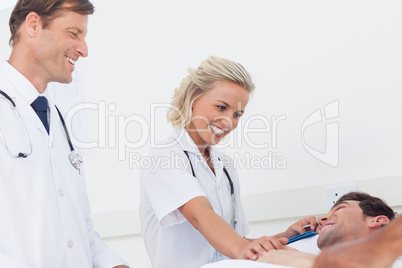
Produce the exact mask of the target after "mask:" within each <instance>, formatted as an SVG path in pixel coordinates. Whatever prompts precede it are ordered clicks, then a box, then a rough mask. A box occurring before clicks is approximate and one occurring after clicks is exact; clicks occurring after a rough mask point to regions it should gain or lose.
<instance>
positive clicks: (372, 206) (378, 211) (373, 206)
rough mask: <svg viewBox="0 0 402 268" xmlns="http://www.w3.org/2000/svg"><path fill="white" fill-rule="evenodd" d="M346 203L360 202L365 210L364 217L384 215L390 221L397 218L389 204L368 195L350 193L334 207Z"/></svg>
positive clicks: (343, 196)
mask: <svg viewBox="0 0 402 268" xmlns="http://www.w3.org/2000/svg"><path fill="white" fill-rule="evenodd" d="M345 201H359V206H360V208H361V209H362V210H363V215H364V217H367V216H370V217H376V216H380V215H384V216H387V217H388V219H390V220H392V219H393V218H394V217H395V212H394V211H393V210H392V208H390V207H389V206H388V205H387V203H385V201H384V200H382V199H381V198H378V197H374V196H371V195H369V194H368V193H363V192H350V193H347V194H344V195H342V196H341V197H340V198H339V199H338V201H336V203H335V205H334V206H333V207H336V206H337V205H339V204H340V203H343V202H345Z"/></svg>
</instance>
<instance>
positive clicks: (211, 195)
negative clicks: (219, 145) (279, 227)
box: [140, 129, 249, 268]
mask: <svg viewBox="0 0 402 268" xmlns="http://www.w3.org/2000/svg"><path fill="white" fill-rule="evenodd" d="M157 147H159V148H153V149H152V150H151V152H150V154H149V156H148V157H149V161H148V162H149V163H153V164H152V165H149V166H147V167H146V168H144V169H143V170H142V172H141V193H140V198H141V199H140V200H141V201H140V219H141V225H142V234H143V238H144V242H145V246H146V248H147V251H148V254H149V257H150V259H151V262H152V265H153V267H154V268H162V267H163V268H181V267H183V268H192V267H200V266H201V265H203V264H205V263H209V262H214V261H218V260H221V259H224V258H226V257H224V256H223V255H221V254H220V253H219V252H217V251H216V250H215V249H214V248H213V247H212V246H211V245H210V244H209V243H208V241H207V240H206V239H205V238H204V236H202V234H201V233H200V232H199V231H198V230H196V229H195V228H194V227H193V226H192V225H191V224H190V223H189V222H188V221H187V219H186V218H185V217H184V216H183V214H182V213H181V212H180V211H179V210H178V208H179V207H181V206H182V205H184V204H185V203H187V202H188V201H189V200H191V199H193V198H195V197H198V196H205V197H207V198H208V200H209V202H210V203H211V205H212V207H213V209H214V211H215V212H216V213H217V214H218V215H219V216H221V217H222V218H223V219H224V220H225V221H226V222H228V223H229V224H230V223H231V220H232V216H233V215H232V202H231V194H230V185H229V181H228V178H227V177H226V175H225V173H224V171H223V167H224V166H225V168H226V169H227V171H228V172H229V174H230V177H231V179H232V181H233V184H234V191H235V200H236V201H235V214H236V218H237V225H236V231H237V233H238V234H239V235H241V236H243V237H244V236H245V235H246V234H247V233H248V232H249V227H248V223H247V219H246V217H245V214H244V211H243V208H242V206H241V201H240V190H239V181H238V177H237V173H236V171H235V169H234V166H233V161H232V160H231V159H229V157H228V156H227V155H225V154H223V153H221V152H219V151H218V150H216V149H214V148H213V147H210V148H209V150H210V156H211V161H212V164H213V167H214V170H215V174H216V176H215V174H214V173H213V172H212V171H211V169H210V168H209V167H208V165H207V163H206V162H205V160H204V159H203V157H202V155H201V153H200V152H199V150H198V148H197V147H196V145H195V144H194V142H193V140H192V139H191V138H190V136H189V135H188V133H187V132H186V131H185V130H184V129H181V130H175V131H174V133H173V135H172V136H171V137H169V138H167V139H166V140H164V141H163V142H162V143H160V144H159V145H157ZM160 147H163V148H160ZM184 151H187V152H188V154H189V157H190V159H191V163H192V165H193V168H194V171H195V175H196V177H193V175H192V171H191V167H190V162H189V159H188V158H187V156H186V155H185V153H184ZM218 158H219V159H220V160H219V159H218Z"/></svg>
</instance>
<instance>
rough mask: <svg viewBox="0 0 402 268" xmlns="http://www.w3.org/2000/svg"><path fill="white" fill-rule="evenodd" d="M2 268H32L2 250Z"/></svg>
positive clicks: (0, 252) (0, 253)
mask: <svg viewBox="0 0 402 268" xmlns="http://www.w3.org/2000/svg"><path fill="white" fill-rule="evenodd" d="M0 267H12V268H30V267H31V266H28V265H26V264H24V263H22V262H21V261H19V260H18V259H16V258H15V257H13V256H10V255H9V254H7V253H6V252H4V251H3V250H1V249H0Z"/></svg>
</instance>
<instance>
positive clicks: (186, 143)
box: [173, 128, 212, 156]
mask: <svg viewBox="0 0 402 268" xmlns="http://www.w3.org/2000/svg"><path fill="white" fill-rule="evenodd" d="M173 137H174V138H175V140H176V141H177V143H178V144H179V145H180V147H181V148H182V150H183V151H188V152H192V153H194V154H197V155H200V156H201V152H200V150H198V147H197V145H196V144H195V143H194V141H193V139H192V138H191V137H190V135H189V134H188V132H187V131H186V130H185V129H184V128H175V129H174V130H173ZM211 149H212V146H211V145H208V146H207V150H209V152H210V153H211Z"/></svg>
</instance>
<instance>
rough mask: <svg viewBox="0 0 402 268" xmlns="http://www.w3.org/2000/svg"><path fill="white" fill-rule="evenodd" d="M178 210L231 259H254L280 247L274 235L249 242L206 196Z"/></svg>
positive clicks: (189, 202) (197, 198) (195, 199)
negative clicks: (218, 212) (215, 209)
mask: <svg viewBox="0 0 402 268" xmlns="http://www.w3.org/2000/svg"><path fill="white" fill-rule="evenodd" d="M179 210H180V212H181V213H182V214H183V215H184V217H186V219H187V220H188V221H189V222H190V223H191V224H192V225H193V226H194V227H195V228H196V229H197V230H198V231H199V232H200V233H201V234H202V235H203V236H204V237H205V238H206V239H207V240H208V242H209V243H210V244H211V245H212V246H213V247H214V248H215V249H216V250H218V251H219V252H220V253H222V254H224V255H226V256H228V257H230V258H232V259H251V260H256V259H257V258H258V255H263V254H264V253H265V252H267V251H268V250H270V249H273V248H275V249H281V248H282V244H281V242H280V241H279V240H278V239H276V238H274V237H261V238H258V239H255V240H253V241H252V242H249V241H248V240H247V239H245V238H243V237H241V236H240V235H238V234H237V233H236V231H235V230H234V229H233V228H232V227H231V226H230V225H229V224H228V223H227V222H226V221H225V220H223V219H222V218H221V217H220V216H219V215H217V214H216V213H215V211H214V210H213V208H212V205H211V203H210V202H209V201H208V199H207V198H206V197H196V198H193V199H191V200H190V201H188V202H187V203H186V204H184V205H183V206H181V207H180V208H179ZM257 254H258V255H257Z"/></svg>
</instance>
